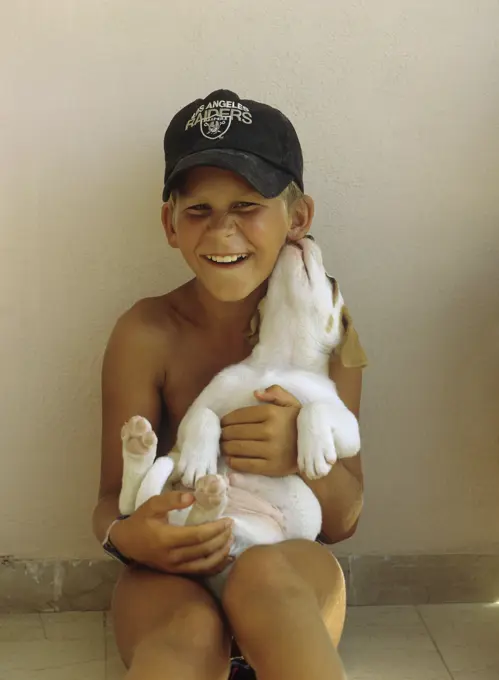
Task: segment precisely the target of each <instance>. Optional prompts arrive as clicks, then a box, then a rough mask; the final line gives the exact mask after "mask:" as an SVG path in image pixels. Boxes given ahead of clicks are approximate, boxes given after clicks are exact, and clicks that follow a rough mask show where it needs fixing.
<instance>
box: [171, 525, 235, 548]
mask: <svg viewBox="0 0 499 680" xmlns="http://www.w3.org/2000/svg"><path fill="white" fill-rule="evenodd" d="M227 529H232V520H230V519H219V520H218V521H217V522H209V523H207V524H198V525H196V526H187V527H178V526H173V525H171V524H170V525H167V526H165V527H163V531H164V537H165V545H166V546H170V547H171V548H182V547H186V546H190V545H193V546H196V545H199V544H202V543H206V541H211V539H213V538H216V537H217V536H219V535H220V534H223V533H224V531H226V530H227Z"/></svg>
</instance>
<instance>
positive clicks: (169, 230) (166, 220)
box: [161, 203, 178, 248]
mask: <svg viewBox="0 0 499 680" xmlns="http://www.w3.org/2000/svg"><path fill="white" fill-rule="evenodd" d="M161 222H162V223H163V228H164V230H165V234H166V238H167V239H168V243H169V245H170V246H171V247H172V248H178V239H177V232H176V231H175V227H174V226H173V211H172V209H171V206H170V204H169V203H163V207H162V208H161Z"/></svg>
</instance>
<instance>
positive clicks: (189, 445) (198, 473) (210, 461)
mask: <svg viewBox="0 0 499 680" xmlns="http://www.w3.org/2000/svg"><path fill="white" fill-rule="evenodd" d="M220 435H221V427H220V420H219V418H218V416H217V414H216V413H214V412H213V411H212V410H211V409H209V408H196V407H195V408H193V409H192V410H191V411H188V412H187V414H186V416H185V417H184V419H183V420H182V422H181V423H180V427H179V431H178V445H179V448H180V459H179V462H178V466H177V469H178V473H179V475H181V476H182V483H183V484H184V485H185V486H186V487H188V488H190V489H193V488H194V487H195V485H196V482H197V481H198V480H199V479H201V477H205V476H206V475H214V474H216V472H217V463H218V456H219V455H220Z"/></svg>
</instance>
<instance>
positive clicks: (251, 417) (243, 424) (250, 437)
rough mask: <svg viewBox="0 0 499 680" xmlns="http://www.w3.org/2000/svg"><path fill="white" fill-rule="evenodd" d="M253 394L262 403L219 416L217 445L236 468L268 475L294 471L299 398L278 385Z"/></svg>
mask: <svg viewBox="0 0 499 680" xmlns="http://www.w3.org/2000/svg"><path fill="white" fill-rule="evenodd" d="M255 396H256V397H257V399H259V400H260V401H261V402H264V403H262V404H261V405H259V406H248V407H246V408H240V409H237V410H236V411H232V412H231V413H228V414H227V415H226V416H225V417H224V418H222V420H221V425H222V437H221V441H220V448H221V452H222V455H223V456H224V457H225V459H226V462H227V465H228V466H229V467H230V468H232V470H236V471H237V472H249V473H252V474H257V475H267V476H268V477H285V476H286V475H292V474H295V473H297V472H298V464H297V459H298V452H297V426H296V421H297V418H298V414H299V412H300V408H301V404H300V402H299V401H298V399H296V398H295V397H294V396H293V395H292V394H290V393H289V392H286V390H284V389H283V388H282V387H280V386H279V385H272V387H269V388H267V389H266V390H264V391H262V392H255Z"/></svg>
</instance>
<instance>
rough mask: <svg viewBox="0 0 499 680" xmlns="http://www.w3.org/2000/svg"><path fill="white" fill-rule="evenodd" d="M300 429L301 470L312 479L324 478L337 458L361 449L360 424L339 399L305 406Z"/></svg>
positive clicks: (299, 422) (300, 420)
mask: <svg viewBox="0 0 499 680" xmlns="http://www.w3.org/2000/svg"><path fill="white" fill-rule="evenodd" d="M297 426H298V467H299V468H300V471H301V472H302V473H303V474H305V475H307V477H308V478H309V479H318V478H320V477H325V476H326V475H327V474H328V472H329V471H330V470H331V467H332V466H333V465H334V463H335V462H336V460H337V459H338V458H346V457H349V456H354V455H355V454H356V453H358V451H359V450H360V433H359V424H358V422H357V419H356V417H355V416H354V415H353V413H351V411H349V410H348V409H347V408H346V406H345V405H344V404H343V402H342V401H341V400H340V398H339V397H336V398H335V399H331V400H327V401H313V402H311V403H310V404H305V405H304V406H303V407H302V409H301V411H300V413H299V414H298V421H297Z"/></svg>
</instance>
